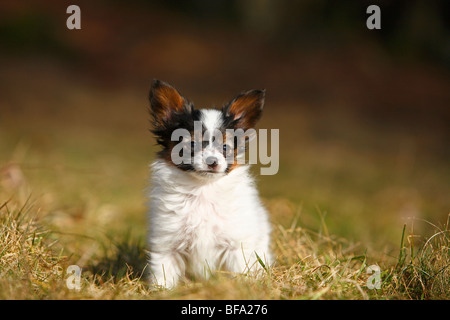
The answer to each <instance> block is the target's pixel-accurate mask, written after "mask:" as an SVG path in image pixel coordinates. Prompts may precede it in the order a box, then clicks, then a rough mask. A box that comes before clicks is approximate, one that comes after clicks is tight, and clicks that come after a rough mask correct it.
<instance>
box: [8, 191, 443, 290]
mask: <svg viewBox="0 0 450 320" xmlns="http://www.w3.org/2000/svg"><path fill="white" fill-rule="evenodd" d="M272 205H273V204H272ZM270 207H271V203H270V202H269V209H270ZM276 207H278V208H279V205H276ZM38 211H39V209H38V208H37V206H36V204H32V203H30V201H26V202H25V203H21V202H20V201H17V200H16V199H14V198H12V199H10V200H8V201H5V202H3V203H2V204H1V206H0V225H1V232H0V247H1V248H2V251H1V253H0V274H1V280H0V297H1V298H3V299H370V298H372V299H391V298H395V299H448V298H449V296H448V286H449V281H450V277H449V265H450V259H449V253H448V248H449V246H448V244H449V243H448V241H449V237H448V235H449V229H448V224H447V225H446V226H445V228H444V229H439V230H437V231H436V232H435V233H434V234H433V235H432V236H431V237H430V238H428V239H426V241H425V242H424V243H423V244H422V245H421V246H420V248H419V250H418V251H417V252H416V253H414V249H413V248H414V247H413V246H412V245H411V246H410V247H409V248H406V245H405V243H404V242H405V241H406V240H405V239H406V238H410V239H412V237H413V235H410V236H407V235H405V230H404V234H403V238H402V246H401V250H400V254H399V256H398V259H397V260H396V261H395V259H389V258H388V257H384V258H383V257H380V256H379V255H378V256H377V255H376V254H373V255H372V256H371V255H370V254H368V253H367V251H366V249H364V251H363V252H362V253H360V251H361V250H362V248H361V246H360V245H358V244H355V243H349V242H347V241H346V240H345V239H338V238H336V237H334V236H332V235H329V234H328V232H327V230H326V226H325V225H323V226H322V227H323V228H322V230H321V231H320V232H313V231H311V230H306V229H303V228H302V227H301V226H299V225H297V222H298V215H297V218H296V219H293V221H292V224H291V225H290V226H289V227H283V226H282V225H279V224H278V225H275V229H274V232H273V250H274V253H275V254H276V256H277V262H276V264H275V265H274V266H273V267H271V268H267V270H266V271H265V272H264V273H263V274H261V275H260V276H259V277H251V276H248V275H230V274H226V273H217V274H216V275H215V276H214V277H213V278H212V279H210V280H209V281H200V282H187V283H185V284H183V285H181V286H180V287H178V288H176V289H175V290H172V291H168V290H163V289H159V288H155V287H152V286H150V285H149V284H148V283H147V281H146V278H145V268H146V266H145V245H144V244H143V243H142V242H140V241H136V240H135V239H132V237H130V236H127V237H125V238H124V241H122V242H119V243H115V244H113V245H112V246H111V245H110V241H111V239H108V238H103V239H102V238H97V239H89V238H84V240H83V238H78V239H77V241H79V242H83V241H84V242H88V243H93V242H94V243H97V245H96V246H94V247H93V248H94V249H92V247H91V251H94V252H91V253H88V256H86V255H85V256H84V257H82V258H80V257H76V256H75V255H72V256H70V255H69V256H68V255H66V254H67V253H68V252H70V251H71V250H73V248H74V246H73V245H72V248H71V246H70V245H66V247H64V245H63V244H62V243H61V242H60V241H59V240H58V239H60V238H61V234H59V233H52V231H50V230H48V229H45V228H43V227H42V225H41V223H42V221H39V219H38V216H42V215H40V213H39V212H38ZM285 214H288V213H285ZM291 214H292V215H293V216H295V213H294V212H291ZM55 239H56V240H55ZM102 245H103V246H104V247H103V248H101V246H102ZM380 259H382V260H380ZM82 260H83V261H82ZM375 261H376V263H378V264H379V265H380V267H381V270H382V273H381V281H382V285H381V288H380V289H369V288H368V287H367V280H368V278H369V276H370V275H369V274H368V273H367V267H368V266H369V264H371V263H374V262H375ZM80 262H81V263H83V270H82V271H83V272H82V275H81V289H80V290H69V289H68V287H67V285H66V281H67V279H68V277H69V274H67V273H66V270H67V267H68V266H69V265H70V264H74V263H80Z"/></svg>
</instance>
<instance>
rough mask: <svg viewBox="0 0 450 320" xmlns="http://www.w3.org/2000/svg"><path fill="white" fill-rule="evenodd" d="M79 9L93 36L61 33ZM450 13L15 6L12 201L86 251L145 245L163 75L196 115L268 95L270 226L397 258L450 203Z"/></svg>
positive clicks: (211, 5) (6, 105) (220, 3)
mask: <svg viewBox="0 0 450 320" xmlns="http://www.w3.org/2000/svg"><path fill="white" fill-rule="evenodd" d="M71 4H77V5H79V7H80V8H81V27H82V29H81V30H68V29H67V28H66V19H67V18H68V17H69V14H67V13H66V8H67V7H68V6H69V5H71ZM370 4H378V5H379V6H380V8H381V30H368V29H367V27H366V19H367V18H368V16H369V15H368V14H367V13H366V8H367V6H369V5H370ZM449 7H450V6H449V2H448V1H443V0H442V1H419V0H409V1H331V0H303V1H291V0H289V1H288V0H281V1H274V0H241V1H238V0H234V1H225V0H214V1H207V0H197V1H181V0H180V1H170V2H169V1H162V0H158V1H144V0H133V1H126V2H123V1H72V2H69V1H60V0H46V1H44V0H41V1H34V0H30V1H13V0H2V1H1V2H0V182H1V183H0V188H1V189H2V191H1V196H2V197H4V199H0V200H5V199H7V198H9V197H16V198H17V197H19V198H23V199H30V200H29V201H31V202H32V203H33V205H34V206H35V207H36V208H38V209H39V210H38V212H39V214H40V215H41V216H42V218H43V219H44V220H45V221H46V223H47V224H48V225H50V226H51V227H52V230H59V232H60V234H61V239H62V240H61V241H66V242H67V243H70V244H71V246H72V250H73V252H78V254H79V256H80V259H83V257H85V256H84V255H89V253H86V252H89V250H90V249H89V248H91V247H89V245H87V244H85V242H83V241H81V240H80V238H79V237H71V235H72V234H78V235H80V234H82V235H85V236H92V235H93V234H106V235H107V236H108V237H110V238H111V239H116V238H117V237H119V235H124V234H126V235H128V236H130V234H131V237H134V238H136V239H138V240H137V241H144V242H145V232H146V218H145V210H146V206H145V201H146V200H145V188H146V187H147V186H148V182H147V181H148V180H147V179H148V164H149V163H150V162H151V161H152V160H153V159H154V155H155V152H156V151H157V149H158V148H157V147H156V146H155V143H154V140H153V138H152V136H151V134H150V133H149V131H148V129H149V116H148V113H147V109H148V101H147V96H148V90H149V87H150V83H151V80H152V79H153V78H158V79H161V80H164V81H166V82H169V83H171V84H172V85H174V86H175V87H176V88H177V89H178V90H179V91H180V92H181V93H182V94H184V95H185V96H186V97H188V98H189V99H190V100H192V101H193V102H194V103H195V105H196V106H197V107H212V106H216V107H220V106H221V105H222V104H223V103H225V102H227V101H229V100H230V99H232V98H233V97H234V96H235V95H236V94H238V93H239V92H241V91H243V90H248V89H258V88H259V89H262V88H264V89H266V90H267V91H266V92H267V93H266V106H265V111H264V112H265V113H264V116H263V118H262V120H261V122H260V124H259V128H268V129H270V128H275V129H279V130H280V169H279V172H278V174H276V175H274V176H259V177H258V178H257V181H258V186H259V189H260V193H261V196H262V197H263V199H264V202H265V203H266V204H267V206H268V207H269V209H270V211H271V217H272V221H273V223H274V224H282V225H289V224H290V223H292V221H293V220H299V224H300V225H301V226H303V227H305V228H310V229H312V230H319V231H320V232H327V233H330V234H333V235H337V236H339V237H343V238H346V239H348V240H349V241H352V242H355V243H363V244H364V245H365V246H370V247H373V248H384V247H385V246H386V245H391V244H392V245H393V246H392V247H393V248H396V249H395V250H397V248H398V245H399V242H400V237H401V232H402V227H403V225H404V224H408V226H410V227H411V228H415V229H414V232H415V233H419V231H420V232H423V233H426V232H427V229H426V228H427V226H428V224H427V223H416V225H414V221H422V220H426V221H428V222H430V223H432V224H435V225H443V224H445V223H446V219H447V215H448V213H449V208H450V198H449V194H450V184H449V181H450V166H449V161H448V159H449V157H450V143H449V142H450V130H449V123H450V112H449V106H450V82H449V80H450V79H449V67H450V37H449V35H450V34H449V28H450V17H449V14H450V10H449V9H450V8H449ZM256 169H257V168H256ZM255 173H258V171H257V170H255ZM0 202H3V201H0ZM408 228H409V227H408ZM421 228H422V229H423V230H417V229H421ZM92 250H93V249H92ZM92 250H91V251H92ZM94 251H95V250H94ZM85 258H86V259H87V257H85Z"/></svg>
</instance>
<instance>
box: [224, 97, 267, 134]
mask: <svg viewBox="0 0 450 320" xmlns="http://www.w3.org/2000/svg"><path fill="white" fill-rule="evenodd" d="M264 98H265V90H250V91H246V92H243V93H241V94H239V95H238V96H237V97H236V98H234V99H233V100H231V102H230V103H228V104H227V105H226V106H225V107H224V112H225V114H226V115H227V116H232V117H233V118H234V121H236V126H237V127H239V128H242V129H244V130H246V129H249V128H254V126H255V125H256V122H257V121H258V120H259V118H261V114H262V109H263V107H264Z"/></svg>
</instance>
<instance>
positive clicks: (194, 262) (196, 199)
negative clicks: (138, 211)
mask: <svg viewBox="0 0 450 320" xmlns="http://www.w3.org/2000/svg"><path fill="white" fill-rule="evenodd" d="M264 95H265V92H264V91H261V90H253V91H247V92H243V93H241V94H239V95H238V96H237V97H236V98H234V99H233V100H231V101H230V102H229V103H228V104H226V105H225V106H224V107H223V108H222V109H221V110H217V109H195V108H194V105H193V103H191V102H190V101H188V100H187V99H186V98H185V97H183V96H182V95H181V94H180V93H179V92H178V91H177V90H176V89H175V88H173V87H172V86H170V85H169V84H167V83H164V82H162V81H159V80H154V81H153V83H152V87H151V90H150V95H149V99H150V114H151V118H152V119H151V120H152V123H153V129H152V132H153V133H154V135H155V136H156V141H157V143H158V144H159V145H160V146H161V147H162V150H161V151H160V152H159V153H158V156H157V160H156V161H155V162H153V163H152V165H151V171H152V173H151V189H150V193H149V196H150V210H149V225H150V228H149V248H150V261H149V266H150V273H151V279H152V282H153V283H154V284H155V285H159V286H163V287H166V288H173V287H174V286H176V285H177V284H178V283H179V281H180V280H181V279H183V278H184V277H186V276H190V277H194V278H202V279H208V277H209V276H210V275H211V272H213V271H214V270H226V271H230V272H233V273H247V272H257V271H258V270H260V269H262V268H265V267H267V266H269V265H270V264H271V263H272V256H271V253H270V250H269V242H270V224H269V219H268V213H267V211H266V209H265V208H264V207H263V205H262V204H261V201H260V199H259V196H258V192H257V190H256V188H255V184H254V181H253V179H252V177H251V175H250V173H249V165H248V164H246V163H243V162H242V161H240V160H242V158H243V157H245V148H246V146H248V143H247V142H248V140H249V139H251V138H252V137H251V134H248V135H244V136H242V135H241V136H239V135H237V136H236V135H231V136H230V135H229V134H228V133H229V132H236V131H239V130H240V132H244V133H245V132H249V131H250V130H252V128H253V127H254V126H255V124H256V122H257V121H258V120H259V118H260V117H261V113H262V109H263V106H264ZM253 131H254V130H253Z"/></svg>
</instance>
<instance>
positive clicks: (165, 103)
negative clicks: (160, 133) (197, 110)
mask: <svg viewBox="0 0 450 320" xmlns="http://www.w3.org/2000/svg"><path fill="white" fill-rule="evenodd" d="M149 100H150V113H151V115H152V116H153V119H154V121H155V125H156V126H159V125H164V124H166V123H168V122H170V120H171V119H172V117H173V115H174V114H175V113H182V112H184V111H186V109H187V108H188V105H187V103H186V102H187V101H186V99H185V98H183V96H181V94H180V93H179V92H178V91H177V90H176V89H175V88H174V87H172V86H171V85H169V84H167V83H165V82H163V81H160V80H156V79H154V80H153V82H152V87H151V89H150V94H149Z"/></svg>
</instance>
